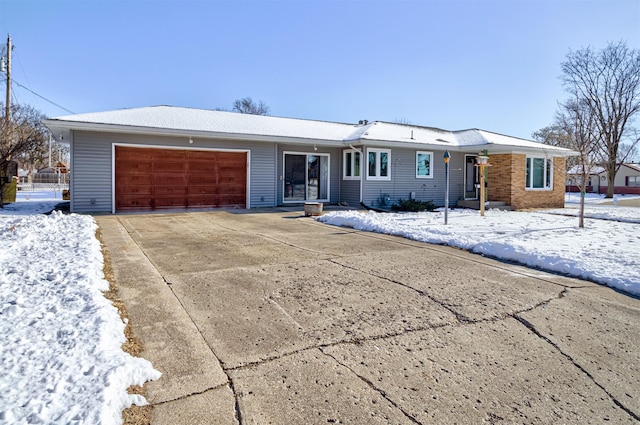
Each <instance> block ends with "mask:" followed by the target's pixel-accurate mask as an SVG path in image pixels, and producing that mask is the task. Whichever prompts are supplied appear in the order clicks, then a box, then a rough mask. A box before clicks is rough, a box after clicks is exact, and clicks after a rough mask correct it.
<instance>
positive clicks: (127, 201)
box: [116, 195, 153, 211]
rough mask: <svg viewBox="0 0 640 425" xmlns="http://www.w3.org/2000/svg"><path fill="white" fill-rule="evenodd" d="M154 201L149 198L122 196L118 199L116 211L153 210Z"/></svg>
mask: <svg viewBox="0 0 640 425" xmlns="http://www.w3.org/2000/svg"><path fill="white" fill-rule="evenodd" d="M152 207H153V199H152V198H151V197H149V196H147V197H144V196H139V195H136V196H135V197H133V196H121V197H119V198H118V201H117V206H116V209H118V210H135V211H141V210H151V209H152Z"/></svg>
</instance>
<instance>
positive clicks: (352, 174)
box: [342, 149, 360, 180]
mask: <svg viewBox="0 0 640 425" xmlns="http://www.w3.org/2000/svg"><path fill="white" fill-rule="evenodd" d="M342 164H343V165H344V166H343V168H342V178H343V179H344V180H360V152H359V151H357V150H354V149H350V150H345V151H343V153H342Z"/></svg>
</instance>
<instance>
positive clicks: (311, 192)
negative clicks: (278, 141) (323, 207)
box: [283, 153, 329, 202]
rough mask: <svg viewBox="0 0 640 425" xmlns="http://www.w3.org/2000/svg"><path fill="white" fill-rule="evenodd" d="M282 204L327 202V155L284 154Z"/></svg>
mask: <svg viewBox="0 0 640 425" xmlns="http://www.w3.org/2000/svg"><path fill="white" fill-rule="evenodd" d="M283 199H284V202H303V201H328V200H329V155H328V154H315V153H314V154H305V153H285V154H284V194H283Z"/></svg>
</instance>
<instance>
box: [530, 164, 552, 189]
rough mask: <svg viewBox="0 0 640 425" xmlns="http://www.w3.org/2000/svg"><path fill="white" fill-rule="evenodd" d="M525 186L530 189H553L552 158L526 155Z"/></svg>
mask: <svg viewBox="0 0 640 425" xmlns="http://www.w3.org/2000/svg"><path fill="white" fill-rule="evenodd" d="M526 167H527V171H526V180H525V187H526V188H527V189H530V190H552V189H553V159H550V158H544V157H533V156H532V157H527V164H526Z"/></svg>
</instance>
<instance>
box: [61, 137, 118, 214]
mask: <svg viewBox="0 0 640 425" xmlns="http://www.w3.org/2000/svg"><path fill="white" fill-rule="evenodd" d="M72 150H73V155H72V157H73V164H72V165H71V182H72V185H71V188H70V189H71V205H70V207H71V211H72V212H79V213H86V212H111V184H112V179H111V139H110V137H109V135H108V134H98V133H91V134H88V133H81V132H74V133H73V142H72Z"/></svg>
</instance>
